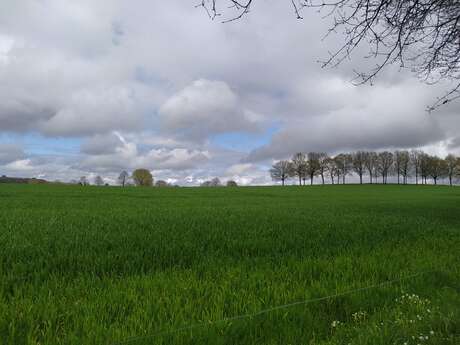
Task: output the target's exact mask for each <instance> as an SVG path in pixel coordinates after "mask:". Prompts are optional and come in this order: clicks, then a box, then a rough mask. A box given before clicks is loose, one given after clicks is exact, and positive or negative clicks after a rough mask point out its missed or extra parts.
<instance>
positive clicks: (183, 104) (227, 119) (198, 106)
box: [160, 79, 262, 141]
mask: <svg viewBox="0 0 460 345" xmlns="http://www.w3.org/2000/svg"><path fill="white" fill-rule="evenodd" d="M160 115H161V121H162V124H163V126H164V128H165V129H166V130H168V131H171V132H172V133H174V134H175V135H178V136H179V137H184V138H191V139H194V140H198V141H202V140H205V139H206V138H208V137H209V136H210V135H212V134H217V133H224V132H233V131H246V132H254V131H257V130H259V129H260V128H261V120H262V118H261V117H260V116H258V115H257V114H256V113H254V112H252V111H250V110H247V109H244V107H243V106H242V104H241V100H240V99H239V97H238V96H237V95H236V94H235V92H234V91H233V90H231V88H230V87H229V86H228V85H227V84H226V83H225V82H222V81H211V80H205V79H200V80H196V81H194V82H193V83H192V84H191V85H189V86H187V87H185V88H184V89H183V90H181V91H179V92H178V93H176V94H175V95H173V96H172V97H170V98H169V99H168V100H167V101H166V102H165V103H164V104H163V106H162V107H161V108H160Z"/></svg>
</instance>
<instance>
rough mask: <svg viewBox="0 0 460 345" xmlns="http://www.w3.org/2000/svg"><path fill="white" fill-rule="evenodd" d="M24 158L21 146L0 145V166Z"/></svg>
mask: <svg viewBox="0 0 460 345" xmlns="http://www.w3.org/2000/svg"><path fill="white" fill-rule="evenodd" d="M24 157H25V153H24V151H23V149H22V147H21V146H19V145H14V144H0V165H2V164H8V163H12V162H15V161H18V160H21V159H23V158H24Z"/></svg>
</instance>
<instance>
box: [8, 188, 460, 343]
mask: <svg viewBox="0 0 460 345" xmlns="http://www.w3.org/2000/svg"><path fill="white" fill-rule="evenodd" d="M296 302H299V303H296ZM0 344H2V345H3V344H14V345H18V344H42V345H54V344H75V345H77V344H78V345H82V344H84V345H89V344H97V345H100V344H107V345H111V344H133V345H140V344H172V345H175V344H217V345H219V344H229V345H230V344H232V345H233V344H243V345H246V344H283V345H289V344H292V345H300V344H302V345H307V344H331V345H332V344H373V345H375V344H381V345H388V344H401V345H403V344H406V345H409V344H411V345H412V344H414V345H416V344H456V345H458V344H460V188H456V187H453V188H449V187H445V186H438V187H434V186H396V185H387V186H382V185H378V186H376V185H374V186H371V185H364V186H357V185H345V186H325V187H322V186H313V187H285V188H282V187H248V188H224V187H223V188H125V189H123V188H116V187H77V186H53V185H40V186H38V185H37V186H33V185H0Z"/></svg>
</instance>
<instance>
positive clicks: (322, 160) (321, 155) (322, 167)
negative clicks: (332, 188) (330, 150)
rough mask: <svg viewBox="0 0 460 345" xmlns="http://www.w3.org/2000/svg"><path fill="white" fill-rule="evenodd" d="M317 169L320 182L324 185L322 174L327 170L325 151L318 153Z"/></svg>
mask: <svg viewBox="0 0 460 345" xmlns="http://www.w3.org/2000/svg"><path fill="white" fill-rule="evenodd" d="M318 163H319V169H318V174H319V176H321V183H322V184H323V185H324V176H325V175H326V172H327V171H328V165H329V164H328V163H329V156H328V154H327V153H326V152H321V153H319V156H318Z"/></svg>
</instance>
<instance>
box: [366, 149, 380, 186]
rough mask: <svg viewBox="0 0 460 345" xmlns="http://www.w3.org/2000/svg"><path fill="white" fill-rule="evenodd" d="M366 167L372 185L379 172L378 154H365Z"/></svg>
mask: <svg viewBox="0 0 460 345" xmlns="http://www.w3.org/2000/svg"><path fill="white" fill-rule="evenodd" d="M364 165H365V166H366V169H367V172H368V174H369V181H370V183H371V184H372V183H373V180H372V178H373V177H374V176H375V175H376V170H377V154H376V153H375V152H366V153H365V154H364Z"/></svg>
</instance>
